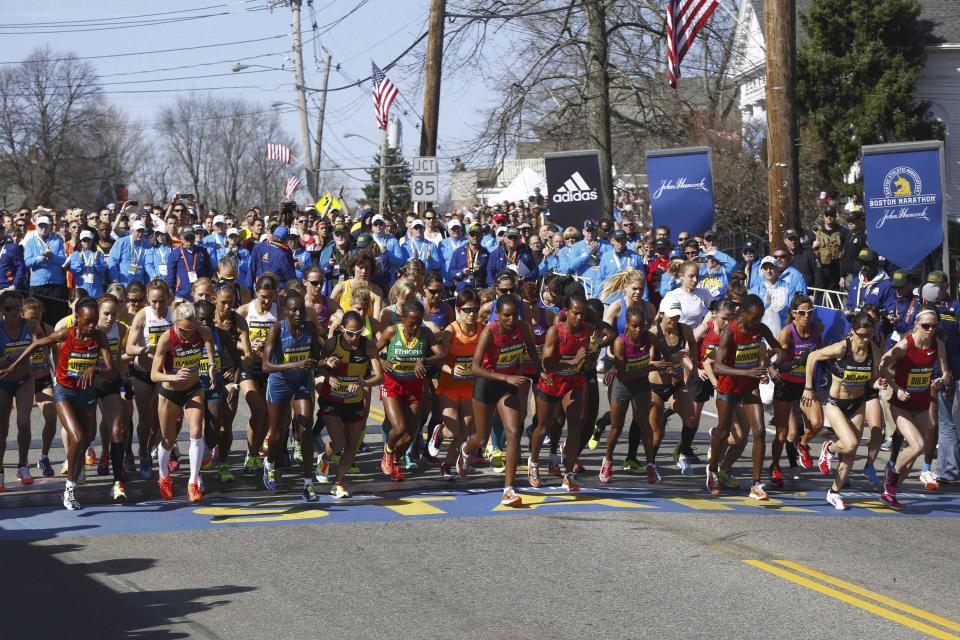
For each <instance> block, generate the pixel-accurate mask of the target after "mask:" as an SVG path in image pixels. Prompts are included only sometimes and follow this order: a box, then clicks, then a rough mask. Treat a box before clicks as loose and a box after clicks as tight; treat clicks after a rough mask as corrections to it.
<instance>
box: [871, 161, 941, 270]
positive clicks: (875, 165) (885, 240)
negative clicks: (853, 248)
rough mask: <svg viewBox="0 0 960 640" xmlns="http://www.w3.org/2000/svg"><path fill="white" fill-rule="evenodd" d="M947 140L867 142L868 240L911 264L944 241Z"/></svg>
mask: <svg viewBox="0 0 960 640" xmlns="http://www.w3.org/2000/svg"><path fill="white" fill-rule="evenodd" d="M941 158H942V144H941V143H940V142H917V143H904V144H889V145H873V146H866V147H864V148H863V191H864V203H865V204H866V209H867V211H866V213H867V244H868V245H869V246H870V248H871V249H873V250H874V251H876V252H877V253H879V254H880V255H882V256H883V257H885V258H886V259H887V260H889V261H891V262H892V263H893V264H895V265H897V266H898V267H900V268H902V269H912V268H913V267H915V266H916V265H917V264H919V263H920V262H921V261H922V260H923V259H924V258H925V257H927V256H928V255H929V254H930V253H931V252H932V251H933V250H934V249H936V248H937V247H939V246H941V245H942V244H943V184H942V176H943V173H942V168H943V167H942V164H941Z"/></svg>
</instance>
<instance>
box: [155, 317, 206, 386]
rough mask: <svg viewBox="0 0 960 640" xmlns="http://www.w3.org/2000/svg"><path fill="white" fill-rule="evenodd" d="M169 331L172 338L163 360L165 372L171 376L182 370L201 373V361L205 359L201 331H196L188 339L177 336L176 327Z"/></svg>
mask: <svg viewBox="0 0 960 640" xmlns="http://www.w3.org/2000/svg"><path fill="white" fill-rule="evenodd" d="M167 331H168V335H169V336H170V345H169V347H168V348H167V355H166V356H165V357H164V359H163V370H164V371H165V372H166V373H171V374H172V373H177V372H178V371H180V370H181V369H189V370H190V371H197V372H199V371H200V360H201V359H202V357H203V338H202V337H201V334H200V330H199V329H198V330H196V331H194V332H193V333H192V334H191V335H190V336H189V337H186V338H181V337H180V336H178V335H177V329H176V327H170V328H169V329H168V330H167Z"/></svg>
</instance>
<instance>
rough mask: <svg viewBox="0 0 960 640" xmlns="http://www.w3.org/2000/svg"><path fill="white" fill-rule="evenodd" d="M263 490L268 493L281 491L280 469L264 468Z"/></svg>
mask: <svg viewBox="0 0 960 640" xmlns="http://www.w3.org/2000/svg"><path fill="white" fill-rule="evenodd" d="M263 488H264V489H266V490H267V491H277V490H279V489H280V469H278V468H277V467H274V468H273V469H267V468H266V467H264V468H263Z"/></svg>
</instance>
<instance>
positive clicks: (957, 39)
mask: <svg viewBox="0 0 960 640" xmlns="http://www.w3.org/2000/svg"><path fill="white" fill-rule="evenodd" d="M811 4H812V0H797V12H800V11H803V10H805V9H806V8H807V7H809V6H810V5H811ZM920 5H921V6H922V7H923V9H922V12H921V14H920V20H921V22H922V23H924V24H923V26H924V27H925V31H926V33H927V38H928V43H927V64H926V66H925V67H924V69H923V71H922V72H921V73H920V75H919V77H918V78H917V88H916V93H915V95H916V97H917V98H918V99H923V100H929V101H930V109H931V111H932V113H933V115H934V116H935V117H936V118H938V119H939V120H940V121H942V122H943V123H944V124H945V125H946V136H945V138H944V139H945V151H946V154H945V156H946V157H945V165H946V180H947V185H948V194H949V199H948V205H947V206H948V207H950V213H951V216H952V217H960V0H920ZM763 7H764V0H741V2H740V8H739V11H738V12H737V36H736V37H737V45H738V46H737V51H738V53H739V54H740V55H739V56H738V58H737V60H736V62H735V64H734V65H732V75H733V76H734V78H736V80H737V82H738V84H739V85H740V113H741V116H742V122H743V123H744V126H745V127H746V126H748V124H749V123H750V121H751V120H754V119H759V120H760V121H762V122H763V123H765V122H766V117H767V114H766V107H765V102H766V74H765V53H764V29H763ZM802 37H803V35H802V27H801V25H800V21H799V19H798V20H797V38H798V40H799V39H801V38H802Z"/></svg>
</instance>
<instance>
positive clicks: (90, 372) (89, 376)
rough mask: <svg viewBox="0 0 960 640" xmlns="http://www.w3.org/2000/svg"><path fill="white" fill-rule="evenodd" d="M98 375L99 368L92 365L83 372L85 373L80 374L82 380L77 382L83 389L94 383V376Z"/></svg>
mask: <svg viewBox="0 0 960 640" xmlns="http://www.w3.org/2000/svg"><path fill="white" fill-rule="evenodd" d="M96 375H97V368H96V367H90V368H89V369H87V370H86V371H84V372H83V375H81V376H80V382H78V383H77V386H78V387H80V388H81V389H87V388H89V387H90V385H91V384H93V378H94V376H96Z"/></svg>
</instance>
